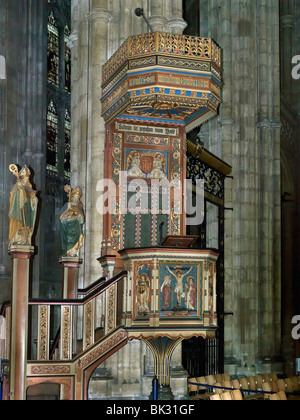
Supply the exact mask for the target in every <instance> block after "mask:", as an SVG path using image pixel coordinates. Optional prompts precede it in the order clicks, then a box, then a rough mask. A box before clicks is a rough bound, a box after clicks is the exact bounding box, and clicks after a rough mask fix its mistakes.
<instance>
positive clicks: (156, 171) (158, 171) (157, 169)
mask: <svg viewBox="0 0 300 420" xmlns="http://www.w3.org/2000/svg"><path fill="white" fill-rule="evenodd" d="M163 157H164V156H163V155H162V154H161V153H156V154H155V156H154V160H153V169H152V171H151V172H150V173H149V174H148V178H153V179H167V175H166V173H165V172H164V170H163Z"/></svg>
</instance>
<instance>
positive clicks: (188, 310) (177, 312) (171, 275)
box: [160, 263, 203, 319]
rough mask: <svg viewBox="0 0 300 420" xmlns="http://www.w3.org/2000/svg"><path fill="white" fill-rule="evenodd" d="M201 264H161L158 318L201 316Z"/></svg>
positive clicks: (199, 317) (198, 317)
mask: <svg viewBox="0 0 300 420" xmlns="http://www.w3.org/2000/svg"><path fill="white" fill-rule="evenodd" d="M202 271H203V268H202V264H189V263H184V264H176V263H174V264H161V266H160V281H161V284H160V317H161V319H164V318H179V317H182V318H186V317H192V318H194V317H197V319H201V315H202Z"/></svg>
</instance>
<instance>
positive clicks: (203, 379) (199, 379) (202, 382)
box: [196, 376, 206, 391]
mask: <svg viewBox="0 0 300 420" xmlns="http://www.w3.org/2000/svg"><path fill="white" fill-rule="evenodd" d="M196 379H197V383H198V384H206V380H205V376H199V377H198V378H196ZM199 389H200V390H201V391H203V390H206V386H200V385H199Z"/></svg>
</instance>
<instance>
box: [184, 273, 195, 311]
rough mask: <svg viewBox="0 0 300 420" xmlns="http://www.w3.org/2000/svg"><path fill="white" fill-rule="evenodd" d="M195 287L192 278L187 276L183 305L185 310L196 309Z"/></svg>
mask: <svg viewBox="0 0 300 420" xmlns="http://www.w3.org/2000/svg"><path fill="white" fill-rule="evenodd" d="M196 297H197V286H196V285H195V282H194V277H192V276H189V277H188V278H187V283H186V285H185V305H186V307H187V309H193V310H195V308H196Z"/></svg>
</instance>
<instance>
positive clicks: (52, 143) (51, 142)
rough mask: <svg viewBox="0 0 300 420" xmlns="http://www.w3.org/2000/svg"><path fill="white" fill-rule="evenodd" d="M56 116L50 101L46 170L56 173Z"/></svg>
mask: <svg viewBox="0 0 300 420" xmlns="http://www.w3.org/2000/svg"><path fill="white" fill-rule="evenodd" d="M57 143H58V114H57V111H56V107H55V105H54V102H53V100H52V99H51V100H50V102H49V105H48V111H47V170H48V171H50V172H54V173H57Z"/></svg>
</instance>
